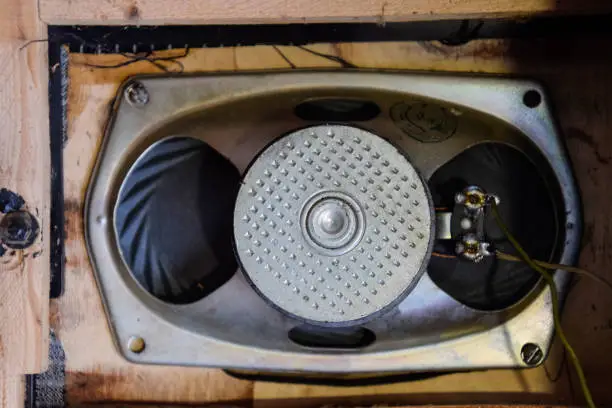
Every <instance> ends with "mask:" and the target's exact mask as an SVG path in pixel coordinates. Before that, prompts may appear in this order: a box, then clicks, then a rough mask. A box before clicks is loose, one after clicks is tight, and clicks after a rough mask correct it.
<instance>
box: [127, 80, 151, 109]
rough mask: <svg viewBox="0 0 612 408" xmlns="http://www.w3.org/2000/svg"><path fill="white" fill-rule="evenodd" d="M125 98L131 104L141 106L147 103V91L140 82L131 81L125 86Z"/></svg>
mask: <svg viewBox="0 0 612 408" xmlns="http://www.w3.org/2000/svg"><path fill="white" fill-rule="evenodd" d="M124 94H125V99H126V100H127V101H128V102H129V103H130V105H132V106H136V107H142V106H144V105H146V104H147V103H149V91H147V88H145V86H144V85H143V84H141V83H140V82H132V83H131V84H129V85H128V86H127V88H125V92H124Z"/></svg>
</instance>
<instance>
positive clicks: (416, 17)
mask: <svg viewBox="0 0 612 408" xmlns="http://www.w3.org/2000/svg"><path fill="white" fill-rule="evenodd" d="M606 12H612V3H611V2H606V1H596V0H592V1H574V0H557V1H553V0H498V1H487V0H457V1H447V0H434V1H432V0H413V1H411V2H405V1H402V0H338V1H325V0H293V1H287V0H227V1H219V0H202V1H193V0H191V1H189V0H188V1H182V2H167V1H164V0H118V1H113V2H101V1H97V0H74V1H72V2H70V6H69V7H66V3H65V0H41V1H40V17H41V19H42V20H43V21H44V22H46V23H47V24H58V25H60V24H63V25H67V24H83V25H100V24H103V25H172V24H263V23H268V24H276V23H279V24H287V23H346V22H362V23H379V24H384V23H387V22H398V21H424V20H448V19H480V18H515V17H526V16H535V15H546V14H552V15H572V14H598V13H606Z"/></svg>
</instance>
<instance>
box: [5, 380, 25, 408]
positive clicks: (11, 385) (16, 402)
mask: <svg viewBox="0 0 612 408" xmlns="http://www.w3.org/2000/svg"><path fill="white" fill-rule="evenodd" d="M23 379H24V377H23V376H2V375H1V374H0V408H21V407H23V401H24V398H25V392H24V381H23Z"/></svg>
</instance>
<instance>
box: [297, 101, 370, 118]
mask: <svg viewBox="0 0 612 408" xmlns="http://www.w3.org/2000/svg"><path fill="white" fill-rule="evenodd" d="M379 114H380V108H379V107H378V105H377V104H375V103H374V102H371V101H368V100H364V99H351V98H320V99H310V100H307V101H305V102H302V103H300V104H299V105H297V106H296V107H295V115H296V116H297V117H299V118H300V119H303V120H308V121H323V122H365V121H368V120H372V119H374V118H375V117H377V116H378V115H379Z"/></svg>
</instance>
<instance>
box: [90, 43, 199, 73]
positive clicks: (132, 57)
mask: <svg viewBox="0 0 612 408" xmlns="http://www.w3.org/2000/svg"><path fill="white" fill-rule="evenodd" d="M152 53H153V52H152V51H147V52H145V53H143V54H141V55H138V54H130V53H124V52H122V53H119V54H120V55H121V56H123V57H124V58H127V59H128V60H127V61H123V62H120V63H117V64H111V65H102V64H90V63H85V64H81V65H83V66H86V67H90V68H101V69H112V68H121V67H125V66H128V65H131V64H135V63H137V62H140V61H146V62H148V63H150V64H152V65H153V66H155V67H157V68H158V69H160V70H162V71H164V72H179V73H181V72H183V71H184V70H185V66H184V65H183V63H182V62H181V61H178V59H179V58H184V57H186V56H187V55H189V48H185V50H184V51H183V52H182V53H181V54H179V55H172V56H168V57H151V54H152ZM160 61H164V62H169V63H171V64H176V65H177V66H178V67H179V70H178V71H171V70H170V69H168V67H167V66H165V65H163V64H161V63H160Z"/></svg>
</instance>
